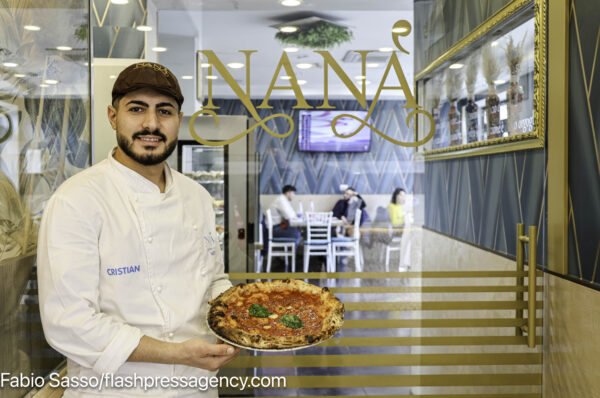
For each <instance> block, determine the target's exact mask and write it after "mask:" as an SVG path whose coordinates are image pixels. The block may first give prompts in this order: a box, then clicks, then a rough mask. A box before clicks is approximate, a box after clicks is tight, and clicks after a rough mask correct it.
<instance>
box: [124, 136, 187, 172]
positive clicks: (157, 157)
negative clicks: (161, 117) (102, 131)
mask: <svg viewBox="0 0 600 398" xmlns="http://www.w3.org/2000/svg"><path fill="white" fill-rule="evenodd" d="M140 136H154V137H158V138H159V139H160V140H161V141H162V142H165V143H166V142H167V136H165V135H164V134H163V133H161V132H160V131H159V130H154V131H152V132H149V131H139V132H137V133H134V134H133V135H132V136H131V139H129V138H127V137H125V136H124V135H122V134H119V132H117V144H118V145H119V148H121V150H122V151H123V152H125V154H126V155H127V156H129V157H130V158H131V159H133V160H135V161H136V162H137V163H140V164H143V165H144V166H154V165H156V164H159V163H162V162H164V161H165V160H167V158H168V157H169V156H170V155H171V154H172V153H173V151H174V150H175V147H176V146H177V140H173V141H172V142H170V143H167V144H166V146H165V149H163V150H162V151H160V150H159V149H158V148H154V147H150V146H148V147H150V148H152V149H153V150H152V152H151V153H144V154H139V153H136V152H134V150H133V144H134V142H135V140H136V138H138V137H140ZM142 145H143V144H142ZM159 151H160V152H159Z"/></svg>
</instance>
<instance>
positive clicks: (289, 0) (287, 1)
mask: <svg viewBox="0 0 600 398" xmlns="http://www.w3.org/2000/svg"><path fill="white" fill-rule="evenodd" d="M279 3H281V5H282V6H286V7H298V6H299V5H300V4H302V1H301V0H279Z"/></svg>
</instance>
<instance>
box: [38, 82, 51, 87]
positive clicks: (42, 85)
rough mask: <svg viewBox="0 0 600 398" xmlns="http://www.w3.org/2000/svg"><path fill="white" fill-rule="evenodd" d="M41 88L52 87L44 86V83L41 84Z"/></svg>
mask: <svg viewBox="0 0 600 398" xmlns="http://www.w3.org/2000/svg"><path fill="white" fill-rule="evenodd" d="M40 87H42V88H46V87H50V85H49V84H44V83H42V84H40Z"/></svg>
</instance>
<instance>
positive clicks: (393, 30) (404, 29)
mask: <svg viewBox="0 0 600 398" xmlns="http://www.w3.org/2000/svg"><path fill="white" fill-rule="evenodd" d="M405 32H408V28H405V27H401V28H394V29H392V33H405Z"/></svg>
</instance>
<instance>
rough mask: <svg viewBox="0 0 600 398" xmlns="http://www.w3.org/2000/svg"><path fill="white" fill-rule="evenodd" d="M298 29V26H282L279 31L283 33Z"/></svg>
mask: <svg viewBox="0 0 600 398" xmlns="http://www.w3.org/2000/svg"><path fill="white" fill-rule="evenodd" d="M297 30H298V27H297V26H280V27H279V31H281V32H283V33H294V32H295V31H297Z"/></svg>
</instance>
